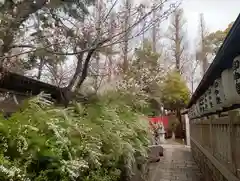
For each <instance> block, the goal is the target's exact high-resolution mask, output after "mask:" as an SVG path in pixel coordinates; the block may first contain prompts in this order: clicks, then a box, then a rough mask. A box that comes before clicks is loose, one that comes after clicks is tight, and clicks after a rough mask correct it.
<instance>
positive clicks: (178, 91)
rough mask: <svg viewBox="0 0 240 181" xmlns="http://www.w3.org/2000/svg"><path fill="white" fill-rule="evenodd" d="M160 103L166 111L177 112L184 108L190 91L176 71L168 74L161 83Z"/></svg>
mask: <svg viewBox="0 0 240 181" xmlns="http://www.w3.org/2000/svg"><path fill="white" fill-rule="evenodd" d="M161 91H162V97H161V100H162V103H163V105H164V107H165V108H166V109H169V110H178V109H181V108H183V107H185V106H186V104H187V103H188V101H189V98H190V91H189V89H188V87H187V84H186V82H185V81H184V80H183V79H182V77H181V75H180V73H179V72H178V71H175V70H174V71H172V72H169V73H168V74H167V76H166V78H165V80H164V82H163V85H162V88H161Z"/></svg>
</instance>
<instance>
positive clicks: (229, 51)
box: [187, 14, 240, 108]
mask: <svg viewBox="0 0 240 181" xmlns="http://www.w3.org/2000/svg"><path fill="white" fill-rule="evenodd" d="M218 21H221V20H220V19H219V20H218ZM239 54H240V14H239V16H238V18H237V19H236V21H235V22H234V24H233V26H232V28H231V30H230V31H229V33H228V35H227V37H226V38H225V40H224V42H223V44H222V46H221V47H220V49H219V51H218V53H217V55H216V57H215V58H214V60H213V62H212V63H211V65H210V67H209V68H208V70H207V72H206V73H205V74H204V76H203V78H202V80H201V82H200V84H199V85H198V87H197V89H196V91H195V92H194V94H193V96H192V97H191V100H190V102H189V104H188V106H187V108H190V107H191V106H192V105H193V104H194V103H195V102H196V101H197V99H198V98H199V97H200V96H201V95H202V94H204V93H205V91H206V90H207V89H208V87H209V86H211V85H212V84H213V82H214V81H215V80H216V79H217V78H219V77H220V76H221V73H222V71H223V70H225V69H228V68H231V67H232V62H233V59H234V58H235V57H236V56H238V55H239Z"/></svg>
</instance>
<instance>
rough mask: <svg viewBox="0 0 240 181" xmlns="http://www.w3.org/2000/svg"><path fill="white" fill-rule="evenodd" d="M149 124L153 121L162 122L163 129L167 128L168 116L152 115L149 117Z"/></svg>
mask: <svg viewBox="0 0 240 181" xmlns="http://www.w3.org/2000/svg"><path fill="white" fill-rule="evenodd" d="M149 121H150V124H152V123H153V124H154V123H160V122H162V123H163V126H164V128H165V129H167V128H168V116H159V117H152V118H149Z"/></svg>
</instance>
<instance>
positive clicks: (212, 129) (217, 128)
mask: <svg viewBox="0 0 240 181" xmlns="http://www.w3.org/2000/svg"><path fill="white" fill-rule="evenodd" d="M239 113H240V111H239V110H234V111H229V112H227V113H225V114H224V115H223V116H221V115H220V116H216V115H212V116H209V117H203V118H199V119H195V120H191V121H190V131H191V146H192V149H193V156H194V157H195V159H196V161H197V163H199V164H200V168H201V169H203V172H205V173H204V174H206V172H210V173H209V174H210V175H211V180H216V181H219V180H231V181H233V180H234V181H239V180H240V114H239ZM218 172H219V173H218ZM220 175H221V176H220ZM209 177H210V176H209ZM212 177H213V178H212ZM221 177H222V178H221Z"/></svg>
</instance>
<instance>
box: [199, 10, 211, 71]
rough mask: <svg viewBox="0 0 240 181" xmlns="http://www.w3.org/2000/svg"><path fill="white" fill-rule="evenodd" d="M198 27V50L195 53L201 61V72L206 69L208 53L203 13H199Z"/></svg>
mask: <svg viewBox="0 0 240 181" xmlns="http://www.w3.org/2000/svg"><path fill="white" fill-rule="evenodd" d="M199 27H200V35H199V38H200V50H199V51H198V53H197V59H198V60H200V61H201V63H202V71H203V74H204V73H205V72H206V71H207V69H208V66H209V63H208V54H209V49H208V46H207V35H208V33H207V28H206V23H205V20H204V15H203V14H200V22H199Z"/></svg>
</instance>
